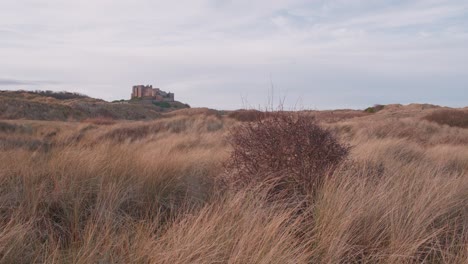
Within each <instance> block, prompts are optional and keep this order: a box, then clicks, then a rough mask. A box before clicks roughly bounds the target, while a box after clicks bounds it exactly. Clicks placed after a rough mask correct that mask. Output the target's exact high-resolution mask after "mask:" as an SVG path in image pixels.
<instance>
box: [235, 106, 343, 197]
mask: <svg viewBox="0 0 468 264" xmlns="http://www.w3.org/2000/svg"><path fill="white" fill-rule="evenodd" d="M230 142H231V145H232V148H233V152H232V154H231V157H230V160H229V161H228V163H227V164H226V168H227V170H228V175H229V176H227V177H228V183H230V184H232V185H234V186H242V187H243V186H246V185H248V184H251V183H262V182H265V181H270V180H271V181H273V182H275V184H276V186H275V192H277V193H291V192H293V193H295V194H301V195H303V194H308V193H313V192H314V190H315V189H316V188H317V187H318V186H319V185H320V184H321V182H322V180H323V179H324V177H325V176H326V175H327V174H329V173H332V172H333V170H334V169H335V168H336V167H337V165H338V164H339V163H340V162H341V161H342V160H343V159H344V158H345V157H346V156H347V154H348V152H349V148H348V147H346V146H343V145H341V144H339V143H338V141H337V139H336V138H335V137H334V136H333V135H332V134H331V132H329V131H327V130H325V129H323V128H321V127H320V126H319V125H318V124H317V123H316V122H315V119H313V118H312V117H310V116H305V115H302V114H295V113H286V112H274V113H270V114H269V117H268V118H266V119H258V120H257V121H255V122H250V123H244V124H242V125H240V126H239V127H237V128H236V129H234V131H233V132H232V136H231V141H230Z"/></svg>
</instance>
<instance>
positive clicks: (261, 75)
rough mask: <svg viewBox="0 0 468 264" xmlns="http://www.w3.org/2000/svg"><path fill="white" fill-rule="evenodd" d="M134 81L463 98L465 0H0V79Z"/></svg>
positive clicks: (60, 85) (186, 95)
mask: <svg viewBox="0 0 468 264" xmlns="http://www.w3.org/2000/svg"><path fill="white" fill-rule="evenodd" d="M136 84H152V85H153V86H154V87H159V88H161V89H162V90H165V91H170V92H174V93H175V97H176V100H179V101H182V102H184V103H188V104H190V105H191V106H195V107H210V108H216V109H238V108H246V107H249V108H251V107H254V108H261V107H265V106H268V105H270V104H276V103H277V102H280V101H283V102H284V105H285V107H286V108H296V109H297V108H300V109H337V108H355V109H362V108H365V107H367V106H370V105H374V104H388V103H401V104H408V103H432V104H438V105H446V106H452V107H463V106H468V1H467V0H451V1H439V0H414V1H405V0H330V1H323V0H321V1H315V0H308V1H304V0H190V1H185V0H178V1H159V0H80V1H64V0H0V90H18V89H24V90H53V91H64V90H66V91H72V92H79V93H84V94H87V95H89V96H92V97H97V98H101V99H104V100H108V101H111V100H118V99H129V97H130V93H131V87H132V86H133V85H136ZM272 98H273V99H272Z"/></svg>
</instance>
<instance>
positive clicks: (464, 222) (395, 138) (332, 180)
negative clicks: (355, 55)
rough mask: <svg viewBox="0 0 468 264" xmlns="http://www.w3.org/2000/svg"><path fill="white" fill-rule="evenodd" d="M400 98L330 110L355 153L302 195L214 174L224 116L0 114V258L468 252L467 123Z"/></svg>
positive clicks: (293, 259) (334, 258)
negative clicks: (400, 104) (38, 117)
mask: <svg viewBox="0 0 468 264" xmlns="http://www.w3.org/2000/svg"><path fill="white" fill-rule="evenodd" d="M403 110H404V109H403ZM403 110H395V111H393V110H392V112H391V114H389V112H386V110H385V109H384V110H382V111H379V112H378V113H376V114H372V115H368V114H365V115H361V114H355V113H349V114H347V113H344V112H343V113H341V114H340V116H346V118H339V119H338V120H333V122H327V121H326V120H325V121H324V123H323V124H322V125H323V126H324V127H326V128H328V129H330V130H331V131H332V132H333V133H335V134H336V135H337V136H338V137H339V138H340V140H341V141H343V143H345V144H349V145H350V146H352V148H351V153H350V158H349V160H348V161H347V162H346V163H344V164H342V165H341V167H340V168H339V169H338V170H336V171H335V174H334V175H333V176H331V177H328V178H326V179H325V181H324V183H323V186H322V187H321V189H320V190H318V192H317V193H316V194H315V195H314V196H310V197H305V198H304V199H305V200H304V201H297V200H294V201H290V200H277V201H272V200H271V199H269V198H268V196H267V195H266V193H267V192H268V190H269V189H271V188H273V186H271V183H268V182H265V183H262V184H257V185H255V186H251V187H249V188H245V189H244V190H236V191H233V190H228V189H224V188H223V187H222V186H220V185H218V184H217V182H218V179H219V178H220V177H224V174H225V170H224V169H223V163H224V162H225V161H226V160H227V159H228V158H229V154H230V151H231V149H230V146H229V144H228V142H227V138H228V136H229V134H230V133H229V131H231V130H232V129H236V126H237V125H239V123H238V121H236V120H234V119H231V118H229V117H227V116H224V117H223V116H220V115H214V114H210V113H207V112H206V111H199V112H196V111H192V112H189V111H188V110H185V111H182V112H181V113H179V114H177V113H176V114H174V113H171V115H170V116H163V117H162V118H160V119H158V120H154V121H148V122H142V121H138V122H117V123H115V124H101V123H100V122H91V123H78V122H49V121H20V120H16V121H15V120H13V121H11V120H10V121H2V122H0V212H1V214H0V263H415V262H416V263H466V262H467V261H468V147H467V146H468V129H463V128H456V127H449V126H442V125H438V124H436V123H431V122H428V121H426V120H423V118H421V117H423V116H424V113H422V114H418V115H413V117H411V116H409V114H408V113H402V114H401V115H399V114H398V113H399V112H398V111H403ZM420 111H426V110H420ZM427 111H430V109H429V110H427ZM395 113H396V114H395ZM327 116H328V114H327ZM318 119H319V121H320V118H318ZM327 120H328V119H327Z"/></svg>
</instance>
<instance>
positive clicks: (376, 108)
mask: <svg viewBox="0 0 468 264" xmlns="http://www.w3.org/2000/svg"><path fill="white" fill-rule="evenodd" d="M384 108H385V105H379V104H376V105H374V106H371V107H368V108H366V109H365V110H364V112H366V113H370V114H374V113H377V112H379V111H381V110H383V109H384Z"/></svg>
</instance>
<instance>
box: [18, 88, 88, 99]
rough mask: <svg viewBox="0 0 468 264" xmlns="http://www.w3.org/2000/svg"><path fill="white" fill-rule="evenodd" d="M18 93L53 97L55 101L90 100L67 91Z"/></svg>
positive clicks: (82, 95)
mask: <svg viewBox="0 0 468 264" xmlns="http://www.w3.org/2000/svg"><path fill="white" fill-rule="evenodd" d="M16 93H29V94H37V95H41V96H47V97H52V98H55V99H59V100H68V99H82V98H89V96H87V95H85V94H80V93H72V92H66V91H61V92H54V91H49V90H47V91H39V90H36V91H22V90H20V91H16Z"/></svg>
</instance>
